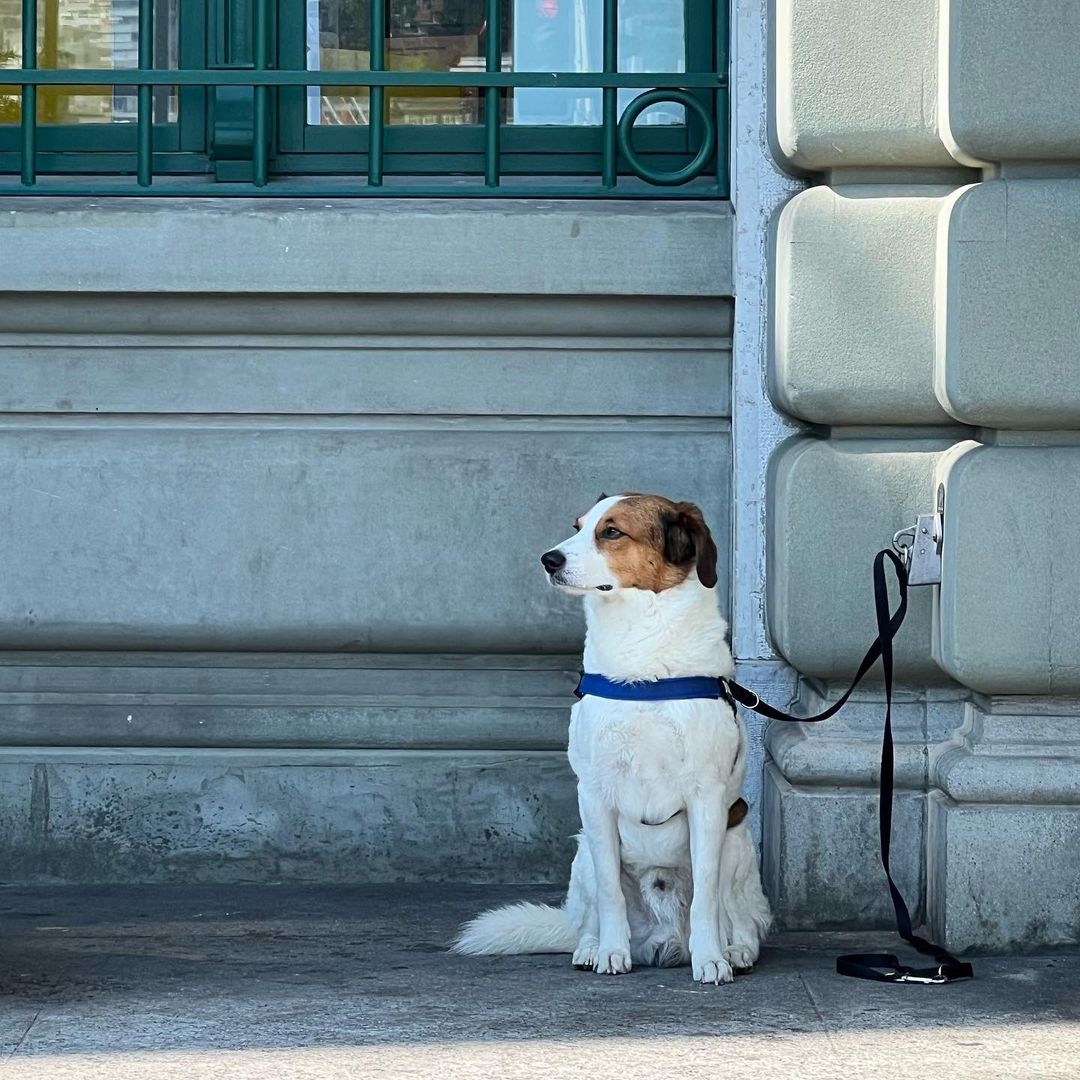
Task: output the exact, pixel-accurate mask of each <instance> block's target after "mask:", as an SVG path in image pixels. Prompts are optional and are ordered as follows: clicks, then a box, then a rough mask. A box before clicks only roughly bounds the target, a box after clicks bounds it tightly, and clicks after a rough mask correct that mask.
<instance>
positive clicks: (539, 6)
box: [307, 0, 686, 125]
mask: <svg viewBox="0 0 1080 1080" xmlns="http://www.w3.org/2000/svg"><path fill="white" fill-rule="evenodd" d="M501 3H502V29H503V32H502V39H503V40H502V50H501V51H502V70H503V71H514V70H517V71H580V72H586V71H601V70H602V69H603V48H604V44H603V10H604V5H603V0H501ZM684 4H685V0H619V70H620V71H627V72H648V71H683V70H685V59H686V45H685V30H684V27H685V20H684ZM485 7H486V5H485V3H484V0H387V24H388V25H387V31H386V45H385V48H386V67H387V69H388V70H390V71H483V70H484V66H485V65H484V56H485V53H486V50H487V38H486V32H487V25H486V20H485ZM370 61H371V30H370V0H307V66H308V69H309V70H310V71H334V70H337V71H348V70H354V71H367V70H368V69H369V66H370ZM641 92H642V91H640V90H620V91H619V110H620V113H621V111H622V109H624V108H625V107H626V105H627V104H628V103H629V102H630V101H631V100H632V99H633V98H634V97H635V96H636V95H637V94H639V93H641ZM385 97H386V106H385V120H386V122H387V123H391V124H477V123H480V122H481V121H482V120H483V102H482V95H481V94H479V92H478V91H477V90H476V89H475V88H472V87H469V88H464V89H461V90H448V89H446V88H444V87H438V88H426V87H417V88H415V89H409V90H398V91H393V92H390V91H387V93H386V95H385ZM601 97H602V95H601V92H600V91H599V90H553V89H518V90H515V91H513V92H508V93H506V94H505V95H503V110H504V112H503V117H502V118H503V120H504V121H505V122H507V123H512V124H531V125H537V124H561V125H587V124H599V123H600V122H601ZM307 122H308V123H309V124H366V123H367V122H368V92H367V90H366V89H365V88H364V87H331V86H324V87H315V86H312V87H309V88H308V106H307ZM683 122H684V117H683V109H682V107H681V106H678V105H665V104H661V105H658V106H655V107H654V108H652V109H648V110H646V112H645V113H644V114H643V115H642V116H641V118H640V119H639V120H638V123H639V124H681V123H683Z"/></svg>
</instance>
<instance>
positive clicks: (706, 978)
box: [690, 953, 735, 986]
mask: <svg viewBox="0 0 1080 1080" xmlns="http://www.w3.org/2000/svg"><path fill="white" fill-rule="evenodd" d="M690 965H691V967H692V968H693V970H694V982H699V983H710V984H712V985H713V986H720V985H721V984H722V983H729V982H734V981H735V972H733V971H732V970H731V964H730V963H728V961H727V960H726V959H724V957H723V956H716V957H712V956H709V954H705V956H703V957H699V956H698V955H697V954H696V953H695V954H694V955H692V956H691V958H690Z"/></svg>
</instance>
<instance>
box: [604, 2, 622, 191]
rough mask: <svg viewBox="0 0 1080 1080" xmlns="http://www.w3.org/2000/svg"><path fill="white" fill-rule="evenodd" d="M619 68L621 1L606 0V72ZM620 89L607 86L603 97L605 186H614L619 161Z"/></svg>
mask: <svg viewBox="0 0 1080 1080" xmlns="http://www.w3.org/2000/svg"><path fill="white" fill-rule="evenodd" d="M618 69H619V3H618V0H604V74H605V75H613V74H615V72H616V71H618ZM618 95H619V91H618V87H617V86H605V87H604V98H603V121H604V122H603V128H602V138H603V145H604V149H603V155H604V167H603V177H604V187H606V188H613V187H614V186H615V181H616V178H617V176H618V171H619V163H618V156H617V151H616V142H615V123H616V120H617V119H618V106H619V99H618Z"/></svg>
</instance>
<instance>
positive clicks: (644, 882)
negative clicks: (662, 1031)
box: [453, 494, 771, 984]
mask: <svg viewBox="0 0 1080 1080" xmlns="http://www.w3.org/2000/svg"><path fill="white" fill-rule="evenodd" d="M574 528H575V530H576V535H575V536H572V537H570V539H569V540H567V541H565V542H564V543H562V544H560V545H559V546H558V547H556V548H553V549H552V550H551V551H548V552H546V553H545V554H544V555H543V556H542V559H541V561H542V562H543V564H544V569H545V570H546V571H547V574H548V577H549V579H550V581H551V584H552V585H554V586H556V587H558V588H560V589H562V590H564V591H566V592H569V593H573V594H576V595H580V596H583V597H585V614H586V619H587V627H588V629H587V633H586V637H585V657H584V662H585V663H584V666H585V670H586V672H589V673H591V674H595V675H600V676H604V677H606V680H607V681H610V682H612V683H615V684H640V683H652V682H656V681H657V680H664V679H673V678H683V677H693V676H698V677H700V676H711V677H717V676H723V677H727V678H730V677H733V676H734V662H733V660H732V657H731V651H730V649H729V648H728V645H727V640H726V639H727V625H726V623H725V622H724V620H723V618H722V617H721V616H720V613H719V610H718V607H717V602H716V595H715V592H714V591H713V587H714V586H715V585H716V545H715V544H714V542H713V539H712V536H711V535H710V533H709V529H708V527H707V526H706V524H705V521H704V519H703V517H702V513H701V511H700V510H699V509H698V508H697V507H696V506H694V505H693V504H692V503H673V502H671V501H670V500H668V499H664V498H661V497H659V496H655V495H636V494H630V495H620V496H617V497H615V498H607V497H606V496H603V497H601V499H600V501H599V502H598V503H597V504H596V505H595V506H594V507H593V508H592V509H591V510H590V511H589V512H588V513H587V514H585V515H584V516H583V517H581V518H579V519H578V521H577V522H576V523H575V526H574ZM569 757H570V765H571V767H572V768H573V770H574V772H575V773H576V775H577V778H578V805H579V808H580V811H581V824H582V831H581V833H580V835H579V837H578V850H577V855H576V857H575V859H574V862H573V866H572V867H571V871H570V888H569V892H568V894H567V897H566V901H565V903H564V904H563V906H562V907H560V908H552V907H545V906H543V905H539V904H516V905H511V906H509V907H504V908H499V909H497V910H495V911H489V912H487V913H485V914H483V915H480V916H479V917H478V918H476V919H474V920H473V921H472V922H470V923H469V924H468V925H467V926H465V927H464V929H463V930H462V932H461V935H460V936H459V937H458V939H457V941H456V942H455V943H454V946H453V948H454V951H456V952H458V953H464V954H467V955H472V956H479V955H492V954H504V955H506V954H515V953H541V952H569V953H572V954H573V963H574V966H575V967H580V968H591V969H593V970H594V971H597V972H599V973H601V974H609V975H615V974H619V973H621V972H627V971H629V970H630V967H631V963H632V962H633V963H637V964H659V965H664V966H668V965H675V964H680V963H685V962H687V961H689V962H690V964H691V966H692V969H693V976H694V979H695V980H697V981H699V982H703V983H716V984H720V983H726V982H730V981H731V979H732V978H733V974H734V971H736V970H744V969H748V968H750V967H752V966H753V964H754V962H755V961H756V960H757V957H758V951H759V949H760V946H761V943H762V941H763V939H764V936H765V933H766V931H767V930H768V927H769V923H770V919H771V916H770V912H769V905H768V901H767V900H766V899H765V896H764V894H763V893H762V890H761V876H760V871H759V869H758V863H757V856H756V852H755V850H754V844H753V840H752V838H751V836H750V833H749V831H748V828H747V825H746V824H745V822H744V820H743V819H744V817H745V815H746V804H745V803H744V802H743V801H742V799H740V798H739V791H740V788H741V786H742V782H743V777H744V775H745V772H746V757H747V755H746V729H745V727H744V725H743V724H742V722H741V721H740V720H739V719H738V718H737V717H736V715H735V713H734V711H733V710H732V708H731V706H730V705H729V704H728V702H727V701H726V700H724V699H723V698H722V697H720V698H704V697H695V698H692V699H690V700H650V701H642V700H612V699H609V698H606V697H597V696H592V695H587V696H585V697H583V698H582V699H581V700H580V701H579V702H578V703H577V704H576V705H575V706H574V707H573V711H572V713H571V720H570V747H569Z"/></svg>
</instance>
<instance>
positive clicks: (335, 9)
mask: <svg viewBox="0 0 1080 1080" xmlns="http://www.w3.org/2000/svg"><path fill="white" fill-rule="evenodd" d="M727 67H728V24H727V10H726V7H725V6H717V4H716V2H715V0H91V2H89V3H88V2H86V0H81V2H79V3H74V2H72V0H0V84H2V85H0V192H2V193H4V194H16V193H21V194H41V195H57V194H82V195H124V194H128V195H133V194H134V195H170V196H178V195H200V194H202V195H210V194H212V195H214V196H223V195H248V196H250V195H255V194H258V195H282V196H297V195H320V196H328V197H329V196H346V197H352V196H412V195H426V196H455V197H470V196H480V197H492V196H499V195H505V196H514V197H584V196H594V197H605V198H612V197H615V198H642V197H649V198H657V197H661V198H671V197H675V198H724V197H726V196H727V194H728V110H729V100H728V82H727ZM661 68H662V69H663V70H660V69H661Z"/></svg>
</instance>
